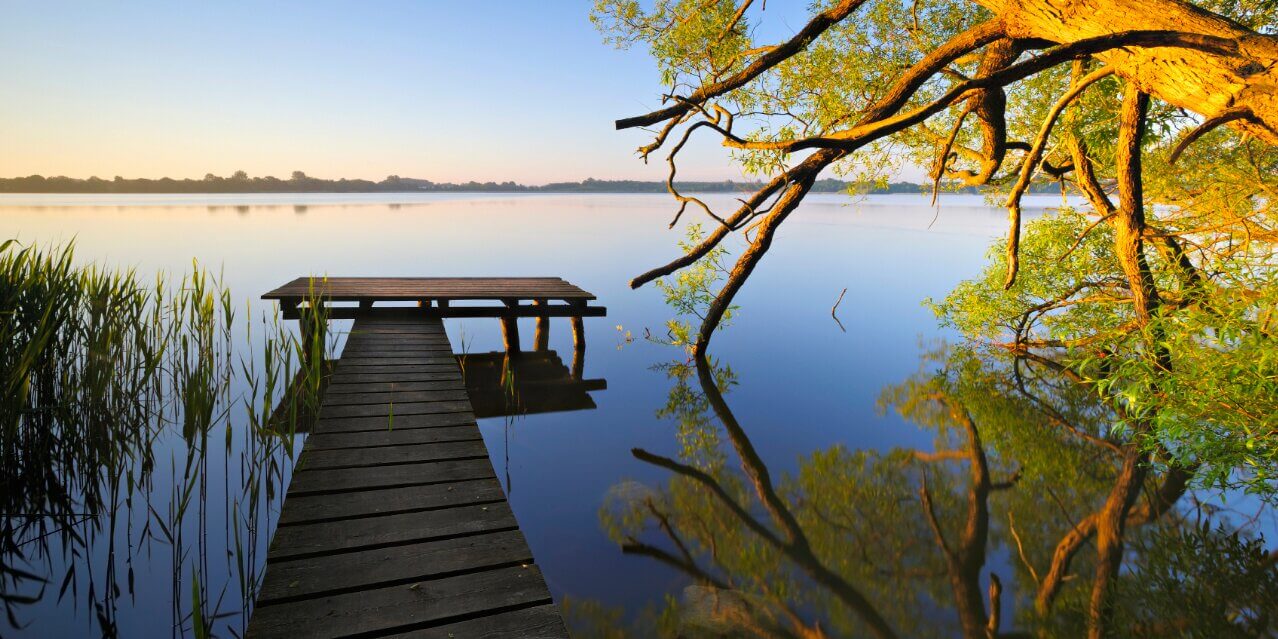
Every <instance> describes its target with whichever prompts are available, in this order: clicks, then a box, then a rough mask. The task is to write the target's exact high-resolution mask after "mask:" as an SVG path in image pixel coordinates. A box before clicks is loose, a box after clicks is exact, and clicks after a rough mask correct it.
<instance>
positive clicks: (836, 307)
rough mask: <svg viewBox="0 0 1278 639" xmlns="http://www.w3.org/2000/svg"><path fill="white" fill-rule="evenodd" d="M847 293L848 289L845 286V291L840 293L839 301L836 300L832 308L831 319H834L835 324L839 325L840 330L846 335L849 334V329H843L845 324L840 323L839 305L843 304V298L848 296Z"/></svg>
mask: <svg viewBox="0 0 1278 639" xmlns="http://www.w3.org/2000/svg"><path fill="white" fill-rule="evenodd" d="M847 292H848V287H846V286H844V287H843V290H842V291H840V292H839V299H837V300H834V306H831V307H830V317H832V318H834V323H835V324H838V325H839V330H841V331H843V332H844V333H846V332H848V329H846V328H843V322H840V321H839V315H838V311H839V304H840V303H841V302H843V296H844V295H846V294H847Z"/></svg>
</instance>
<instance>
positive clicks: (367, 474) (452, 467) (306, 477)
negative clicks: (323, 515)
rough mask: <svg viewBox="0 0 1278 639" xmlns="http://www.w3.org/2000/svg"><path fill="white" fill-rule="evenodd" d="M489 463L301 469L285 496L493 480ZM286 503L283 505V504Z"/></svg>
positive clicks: (454, 462) (467, 461) (294, 476)
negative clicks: (489, 478)
mask: <svg viewBox="0 0 1278 639" xmlns="http://www.w3.org/2000/svg"><path fill="white" fill-rule="evenodd" d="M494 476H495V475H494V474H493V465H492V462H490V461H488V460H487V459H463V460H459V461H439V462H427V463H423V464H404V465H402V466H383V467H379V466H374V467H370V468H337V469H332V470H302V471H299V472H297V473H294V474H293V480H292V481H291V482H290V483H289V487H288V495H289V496H290V497H292V496H293V495H312V494H322V493H339V492H351V491H355V490H368V489H371V488H394V487H396V486H422V485H425V484H439V483H443V482H450V481H461V480H465V479H486V478H488V477H494ZM285 503H287V502H285Z"/></svg>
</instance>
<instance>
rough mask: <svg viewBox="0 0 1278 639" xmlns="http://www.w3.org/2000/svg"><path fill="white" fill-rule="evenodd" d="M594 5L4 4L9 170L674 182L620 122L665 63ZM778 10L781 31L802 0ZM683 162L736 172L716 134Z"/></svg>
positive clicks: (0, 79) (4, 123) (1, 27)
mask: <svg viewBox="0 0 1278 639" xmlns="http://www.w3.org/2000/svg"><path fill="white" fill-rule="evenodd" d="M590 4H591V3H590V2H588V1H577V2H569V1H558V0H556V1H553V2H535V3H532V2H513V1H512V2H491V3H469V2H466V3H462V2H359V3H357V2H346V3H341V2H295V1H292V0H290V1H288V2H272V3H261V6H258V5H255V4H251V3H246V2H238V1H237V2H211V3H194V2H150V1H148V2H129V3H102V2H58V1H53V2H16V1H12V0H0V8H3V11H4V16H5V19H4V20H3V22H0V56H2V59H3V60H5V64H3V65H0V85H2V86H4V88H5V90H4V99H3V100H0V177H14V176H21V175H31V174H41V175H68V176H71V177H81V178H83V177H89V176H90V175H96V176H99V177H102V178H105V179H110V178H111V177H112V176H115V175H122V176H125V177H150V178H155V177H162V176H169V177H178V178H181V177H191V178H199V177H202V176H203V175H204V174H205V173H215V174H218V175H229V174H231V173H232V172H234V171H236V170H244V171H247V172H248V173H249V174H250V175H275V176H279V177H286V176H288V175H289V174H290V173H291V172H292V171H294V170H300V171H305V172H306V173H307V174H308V175H313V176H317V177H325V178H337V177H351V178H366V179H374V180H377V179H381V178H383V177H385V176H387V175H391V174H397V175H401V176H405V177H417V178H425V179H430V180H435V181H440V182H444V181H465V180H472V179H473V180H477V181H487V180H498V181H502V180H514V181H517V182H523V183H529V184H539V183H545V182H550V181H559V180H579V179H584V178H586V177H594V178H599V179H644V180H657V179H662V178H663V177H664V171H665V168H664V162H663V161H660V159H658V158H655V157H654V161H652V162H651V163H650V164H649V165H647V166H645V165H644V164H643V163H642V162H640V161H639V160H638V159H637V157H636V156H635V154H634V149H635V148H636V147H637V146H639V144H641V143H643V142H645V141H646V140H647V137H646V136H645V135H644V134H642V133H640V132H635V131H627V132H618V131H615V130H614V128H613V120H614V119H616V118H619V117H625V116H630V115H636V114H639V113H642V112H645V111H647V110H649V109H651V108H655V107H656V106H658V105H659V101H658V96H659V93H660V90H661V87H660V84H659V81H658V75H657V71H656V67H655V65H654V64H653V62H652V60H651V58H650V57H649V56H648V54H647V52H646V51H643V50H641V49H632V50H628V51H619V50H617V49H614V48H613V47H612V46H610V45H607V44H604V43H603V40H602V37H601V36H600V34H599V33H598V32H597V31H596V30H595V29H594V27H593V26H592V25H591V24H590V22H589V19H588V15H589V8H590ZM778 5H783V3H771V4H769V5H768V7H767V11H768V12H769V14H768V15H767V18H768V20H769V23H770V25H769V27H768V30H769V31H772V32H774V33H775V37H785V36H787V35H788V34H789V33H793V30H794V29H796V28H798V27H799V26H801V25H802V24H803V21H804V20H803V19H804V16H805V15H806V11H807V3H793V6H784V5H783V6H778ZM786 12H790V13H786ZM770 35H771V34H770ZM680 177H681V178H684V179H713V180H717V179H740V178H741V177H742V176H741V173H740V171H739V170H738V169H737V168H736V167H734V166H733V165H732V164H731V163H730V162H729V160H728V157H727V154H726V153H725V152H724V151H723V150H721V149H719V148H718V147H717V146H715V145H713V144H710V143H707V144H704V145H701V146H699V147H696V148H693V149H691V150H690V152H689V153H688V154H687V158H686V159H685V160H684V162H683V163H682V164H681V166H680Z"/></svg>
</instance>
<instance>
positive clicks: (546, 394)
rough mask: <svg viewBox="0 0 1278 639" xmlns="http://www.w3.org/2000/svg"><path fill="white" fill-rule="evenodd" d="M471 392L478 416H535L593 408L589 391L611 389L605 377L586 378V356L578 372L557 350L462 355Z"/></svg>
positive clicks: (459, 360)
mask: <svg viewBox="0 0 1278 639" xmlns="http://www.w3.org/2000/svg"><path fill="white" fill-rule="evenodd" d="M457 363H458V364H461V369H462V377H463V378H464V380H465V383H466V394H467V395H469V396H470V404H471V406H472V407H473V408H474V410H475V417H478V418H484V417H502V416H507V415H533V414H537V413H553V412H559V411H572V410H586V409H593V408H594V407H595V402H594V400H593V399H591V398H590V395H589V394H588V392H589V391H598V390H604V389H606V388H608V382H607V381H605V380H602V379H581V376H580V373H579V372H578V371H579V370H580V368H579V364H580V358H574V361H573V369H572V371H570V370H569V369H568V367H567V366H565V365H564V363H563V360H561V359H560V358H559V354H558V353H556V352H554V351H533V352H524V353H519V354H518V355H516V356H513V357H512V356H510V355H508V354H507V353H471V354H465V355H457Z"/></svg>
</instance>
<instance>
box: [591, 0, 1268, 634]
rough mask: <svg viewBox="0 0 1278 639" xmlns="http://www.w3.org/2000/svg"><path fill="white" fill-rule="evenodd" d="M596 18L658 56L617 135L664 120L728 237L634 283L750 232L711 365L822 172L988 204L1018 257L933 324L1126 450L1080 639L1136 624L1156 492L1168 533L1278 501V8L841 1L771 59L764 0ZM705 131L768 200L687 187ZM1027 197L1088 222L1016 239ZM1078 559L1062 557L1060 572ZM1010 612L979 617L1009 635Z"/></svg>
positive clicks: (661, 132)
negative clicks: (728, 325)
mask: <svg viewBox="0 0 1278 639" xmlns="http://www.w3.org/2000/svg"><path fill="white" fill-rule="evenodd" d="M592 18H593V19H594V21H595V22H596V24H597V25H598V26H599V27H600V29H601V30H602V31H603V33H604V34H605V36H606V38H607V39H608V40H609V41H611V42H613V43H615V44H617V45H619V46H623V47H627V46H641V47H644V48H646V49H647V50H648V51H649V52H650V53H651V54H652V56H653V58H654V60H655V62H656V64H657V66H658V68H659V69H660V70H661V76H662V80H663V83H664V86H663V87H662V101H663V103H664V106H662V107H661V108H659V109H656V110H654V111H652V112H650V113H646V114H642V115H638V116H634V117H629V118H625V119H622V120H618V121H617V127H618V128H631V127H653V129H652V131H653V138H652V141H651V143H649V144H647V145H645V146H643V147H642V148H640V149H639V153H640V155H641V156H642V157H644V158H645V159H646V158H648V157H649V156H651V155H652V154H653V153H656V152H658V151H659V150H663V149H665V153H666V161H667V162H668V164H669V176H670V178H671V183H670V185H669V187H670V188H669V190H670V192H671V194H672V196H673V197H674V199H675V200H676V203H677V208H676V213H675V218H676V219H679V217H680V216H682V215H684V214H687V213H689V212H690V211H692V212H695V213H697V214H703V215H705V216H706V217H707V219H709V220H711V221H712V226H711V227H710V229H711V230H710V231H709V232H708V233H707V234H706V235H705V236H704V238H703V239H702V240H701V241H700V242H698V243H696V244H695V245H690V246H688V247H687V249H686V250H685V252H684V254H683V255H681V256H679V257H678V258H676V259H674V260H672V261H671V262H669V263H668V264H666V265H664V266H661V267H658V268H655V269H653V270H651V271H648V272H646V273H643V274H641V275H639V276H637V277H636V278H635V279H634V280H633V281H632V283H631V284H632V286H636V287H637V286H641V285H643V284H645V283H647V282H650V281H652V280H655V279H658V278H662V277H665V276H668V275H671V274H672V273H676V272H678V271H680V270H681V269H686V268H689V267H695V265H696V264H698V262H699V260H702V259H703V258H705V257H706V256H707V255H710V254H711V252H712V251H714V250H715V248H716V247H718V246H719V244H720V242H721V241H722V240H723V239H724V238H725V237H727V236H729V235H730V234H733V233H737V232H741V233H744V234H745V237H746V248H745V250H744V251H742V253H741V254H740V256H739V257H738V258H737V260H736V263H735V264H734V265H733V266H732V267H731V269H730V270H729V271H728V274H727V276H726V278H725V279H724V280H723V283H722V285H721V287H720V288H719V289H718V290H717V292H715V293H713V294H711V295H707V296H706V298H707V299H708V303H707V305H706V307H705V309H704V312H703V313H700V315H701V316H702V317H703V321H702V322H701V328H700V331H699V334H698V335H697V337H696V338H695V346H694V349H693V350H694V355H695V356H697V357H698V358H700V359H703V360H704V359H705V357H706V354H707V348H708V345H709V342H710V339H711V337H712V336H713V334H714V330H715V328H716V327H717V326H718V325H719V323H720V321H721V319H722V318H723V317H724V315H725V313H726V312H727V311H728V310H729V309H731V308H732V301H733V298H734V297H735V295H736V293H737V292H738V291H739V290H740V288H741V287H742V286H743V285H744V284H745V281H746V280H747V278H748V277H749V276H750V274H751V272H752V271H753V270H754V269H755V267H756V266H757V265H758V264H759V262H760V260H761V259H762V258H763V256H764V255H765V254H766V253H767V251H768V249H769V247H770V246H771V244H772V241H773V239H774V237H775V234H776V232H777V229H778V228H779V227H780V226H781V225H782V224H783V223H784V222H785V221H786V219H787V218H788V217H789V216H790V215H791V214H792V213H794V212H795V210H796V209H797V208H798V207H799V205H800V203H801V202H802V201H803V199H804V197H805V196H806V195H807V194H808V193H809V192H810V190H811V187H812V184H813V183H814V181H815V180H817V179H818V178H819V177H820V176H821V175H823V174H825V173H827V172H830V173H835V174H840V175H852V176H857V177H858V178H859V179H862V180H866V179H874V178H877V179H884V178H885V177H886V175H887V174H889V173H890V172H891V171H892V170H894V168H895V167H898V166H901V165H902V164H903V163H913V164H915V165H918V166H922V167H926V168H928V169H929V170H930V172H931V175H932V178H933V180H934V188H944V187H945V186H947V185H981V186H985V187H988V188H991V189H993V190H994V191H996V192H997V193H998V198H999V199H1000V200H1001V202H1002V204H1003V205H1004V206H1005V207H1006V209H1007V212H1008V218H1009V229H1008V234H1007V238H1006V240H1004V241H1003V242H1001V243H1000V246H999V247H998V248H997V249H996V250H994V251H993V252H992V253H991V255H990V262H989V266H988V268H987V269H986V271H985V273H984V274H983V275H982V276H981V277H980V278H979V279H977V280H974V281H971V282H966V283H963V284H962V285H960V286H959V287H958V288H957V289H956V290H955V291H954V293H953V294H951V295H950V296H949V297H947V298H946V299H945V300H943V301H940V302H938V303H936V304H935V308H936V310H937V311H938V313H939V315H940V317H941V319H942V321H943V322H946V323H948V324H950V325H952V326H954V327H956V328H958V329H959V330H961V331H962V332H963V333H964V334H965V335H966V336H967V337H968V338H970V339H971V340H973V342H974V343H981V344H985V345H986V346H988V347H991V348H997V349H1000V350H1002V351H1004V352H1005V353H1007V354H1010V355H1013V356H1015V357H1016V358H1019V359H1018V361H1020V360H1024V361H1033V362H1036V364H1037V365H1038V366H1041V367H1045V368H1046V369H1048V370H1051V371H1052V372H1053V374H1055V375H1059V376H1061V377H1063V378H1066V379H1069V380H1071V381H1072V382H1073V383H1075V384H1077V385H1078V386H1079V387H1080V388H1083V389H1086V391H1087V392H1089V393H1091V394H1092V396H1094V397H1095V398H1096V399H1097V401H1098V402H1099V403H1100V405H1101V406H1103V407H1104V410H1105V411H1106V412H1107V414H1108V418H1107V419H1105V420H1103V421H1102V422H1101V423H1097V424H1091V425H1088V426H1082V427H1079V428H1080V430H1081V431H1082V432H1084V433H1085V434H1086V435H1087V436H1088V437H1092V438H1096V439H1098V440H1101V441H1104V442H1108V445H1112V446H1113V447H1114V450H1115V454H1116V455H1117V461H1116V466H1115V468H1114V473H1115V474H1114V477H1113V480H1112V482H1110V484H1109V487H1108V489H1107V492H1106V494H1105V497H1104V499H1103V500H1102V501H1101V502H1100V503H1099V504H1098V505H1096V506H1095V508H1094V510H1093V511H1092V512H1091V514H1090V515H1087V516H1086V517H1085V518H1084V519H1083V520H1082V523H1081V524H1080V525H1081V526H1083V529H1082V530H1081V531H1079V532H1077V534H1076V535H1075V538H1080V537H1081V538H1082V539H1087V540H1094V543H1095V547H1096V551H1095V556H1094V558H1093V570H1092V571H1091V572H1092V578H1091V579H1090V583H1091V587H1090V592H1089V593H1088V595H1087V597H1086V604H1085V606H1084V608H1085V611H1084V616H1085V618H1086V627H1087V632H1088V634H1089V635H1090V636H1092V637H1100V636H1105V635H1108V634H1111V632H1112V629H1113V627H1114V623H1115V620H1116V619H1117V618H1118V617H1119V616H1121V614H1122V612H1121V610H1119V609H1118V608H1116V604H1115V597H1114V593H1115V592H1116V591H1117V590H1120V589H1121V588H1122V581H1123V580H1122V579H1121V577H1120V571H1119V568H1120V566H1121V565H1122V562H1123V558H1124V547H1125V545H1124V544H1125V541H1124V540H1125V539H1126V538H1128V537H1129V535H1128V530H1127V528H1128V526H1129V525H1131V524H1132V523H1133V520H1134V519H1139V517H1138V516H1137V513H1138V511H1139V510H1140V509H1141V508H1142V506H1140V504H1139V499H1138V498H1139V496H1140V495H1141V494H1142V490H1144V488H1145V487H1147V486H1149V485H1150V482H1151V481H1153V479H1154V478H1155V477H1161V478H1162V480H1161V481H1160V482H1159V486H1161V487H1160V488H1158V489H1156V492H1155V493H1154V494H1155V495H1161V497H1158V498H1156V499H1155V501H1154V502H1153V503H1154V505H1150V506H1147V507H1146V508H1147V510H1146V515H1147V516H1152V517H1157V516H1159V515H1160V514H1162V513H1163V512H1164V511H1165V510H1166V508H1165V507H1160V506H1157V504H1158V503H1160V500H1162V501H1166V500H1167V499H1168V498H1170V497H1172V496H1174V495H1179V494H1180V493H1182V492H1183V491H1184V490H1185V486H1187V485H1197V486H1213V487H1228V488H1239V489H1245V490H1250V491H1253V492H1256V493H1258V494H1260V495H1262V496H1263V497H1264V498H1266V499H1270V500H1272V499H1273V497H1274V496H1275V494H1278V492H1276V491H1275V482H1274V478H1275V473H1276V472H1278V455H1276V454H1275V451H1278V432H1276V429H1278V421H1275V420H1278V417H1275V415H1278V412H1276V411H1275V409H1276V408H1278V348H1276V347H1275V340H1274V339H1273V338H1274V323H1273V314H1274V311H1275V307H1276V306H1278V286H1275V277H1276V276H1278V260H1275V259H1274V254H1275V250H1274V249H1275V244H1274V242H1275V240H1276V239H1278V236H1276V235H1275V231H1276V229H1275V224H1276V223H1278V217H1276V215H1275V213H1276V211H1275V209H1274V203H1275V198H1274V192H1275V191H1274V189H1275V187H1278V171H1275V169H1278V149H1276V148H1275V143H1278V81H1276V80H1278V77H1276V76H1278V38H1275V37H1274V30H1275V25H1278V20H1276V19H1275V18H1278V5H1275V4H1274V3H1272V2H1264V1H1261V0H1241V1H1235V0H1229V1H1224V2H1216V1H1211V2H1202V3H1199V4H1189V3H1186V2H1181V1H1180V0H1026V1H1023V2H1006V3H1004V2H1001V1H999V0H978V2H975V3H974V2H971V1H969V0H915V1H914V2H909V3H905V2H900V1H899V0H840V1H825V2H817V3H816V4H815V5H814V6H813V8H812V13H811V16H810V19H809V20H808V21H807V22H806V23H805V24H803V25H801V26H799V27H798V28H797V29H796V30H794V33H793V35H792V36H791V37H790V38H789V39H785V40H781V41H777V42H757V41H756V40H755V37H754V34H755V33H757V29H756V27H758V25H759V24H760V23H761V22H762V21H763V20H766V19H767V8H766V6H765V5H764V4H763V3H755V2H752V1H751V0H742V1H740V2H737V1H732V0H657V1H656V2H655V3H654V4H652V5H650V6H645V5H641V4H640V3H638V2H636V1H635V0H599V1H598V2H597V3H596V5H595V8H594V12H593V14H592ZM694 135H697V136H700V135H710V136H715V137H716V138H717V139H719V140H720V141H721V142H722V144H723V145H724V146H726V147H728V148H730V149H731V150H732V152H733V153H734V158H735V160H736V161H737V162H739V163H740V164H741V165H742V166H743V167H744V168H745V169H746V170H747V171H750V172H753V173H755V174H757V175H759V176H761V177H762V178H764V179H765V183H764V185H763V186H762V187H761V188H760V189H759V190H758V191H756V192H755V193H754V194H752V195H751V196H750V197H748V198H744V199H742V200H741V206H740V207H738V208H736V209H735V210H731V211H715V210H713V209H712V208H711V207H710V206H708V205H707V204H706V203H705V202H704V201H702V200H700V199H698V198H696V197H695V196H692V195H688V194H684V193H682V192H680V191H679V189H678V188H677V187H676V185H675V184H674V182H673V179H674V177H675V175H676V174H677V165H678V157H679V152H680V151H681V150H682V149H683V148H684V147H685V145H686V144H687V142H688V140H689V139H690V138H691V137H692V136H694ZM1036 180H1055V181H1059V182H1061V183H1063V184H1069V185H1071V187H1072V188H1074V189H1075V190H1077V192H1079V193H1082V194H1083V196H1084V198H1083V199H1084V200H1085V202H1086V204H1085V205H1083V206H1079V207H1076V208H1069V207H1063V208H1062V209H1061V210H1060V211H1059V213H1058V214H1056V215H1053V216H1049V217H1048V218H1046V219H1044V220H1042V221H1039V222H1036V223H1033V224H1029V225H1025V224H1024V223H1023V220H1022V216H1021V198H1022V196H1023V195H1024V193H1025V192H1026V190H1027V188H1028V187H1029V186H1030V185H1031V184H1033V183H1034V182H1035V181H1036ZM1023 227H1024V228H1023ZM1164 490H1165V491H1166V492H1163V491H1164ZM1172 501H1174V500H1172ZM1078 543H1082V541H1078ZM952 549H953V548H952ZM1078 550H1079V548H1078V546H1070V545H1069V544H1066V545H1065V546H1058V548H1057V552H1058V553H1062V556H1063V557H1065V562H1064V563H1065V564H1068V563H1069V561H1068V559H1069V558H1070V557H1072V556H1073V555H1074V554H1075V553H1077V552H1078ZM969 559H971V558H970V557H968V558H964V556H963V555H962V553H959V554H958V555H957V560H956V561H958V563H959V564H961V565H967V564H966V563H965V562H967V561H968V560H969ZM977 563H979V562H977ZM959 585H961V584H958V585H956V586H955V588H958V587H959ZM969 590H970V588H969ZM991 592H992V591H991ZM963 596H965V597H969V598H970V597H974V596H976V595H974V594H972V593H971V592H966V594H964V595H963ZM989 597H990V598H993V594H991V595H990V596H989ZM1046 599H1050V597H1047V598H1046ZM966 609H969V610H971V611H975V610H976V607H975V604H972V605H967V606H966ZM996 609H997V606H994V605H988V606H986V607H983V608H982V609H981V611H980V615H978V616H979V617H981V618H983V619H984V621H985V622H986V623H994V621H993V617H992V615H994V612H993V611H994V610H996ZM973 614H975V613H973ZM862 621H863V622H864V623H866V624H867V625H868V626H870V627H871V628H875V627H877V623H878V622H876V621H875V620H874V619H873V618H871V617H866V616H863V617H862ZM969 621H970V622H971V623H969ZM976 621H980V619H978V618H976V617H973V618H972V619H970V620H965V622H964V624H963V625H964V629H965V631H966V634H969V635H971V634H972V633H973V632H975V629H976V628H975V626H974V625H973V624H974V623H975V622H976ZM888 626H890V624H888V625H887V626H884V627H883V628H887V627H888ZM877 634H880V635H885V634H886V633H885V632H877Z"/></svg>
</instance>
